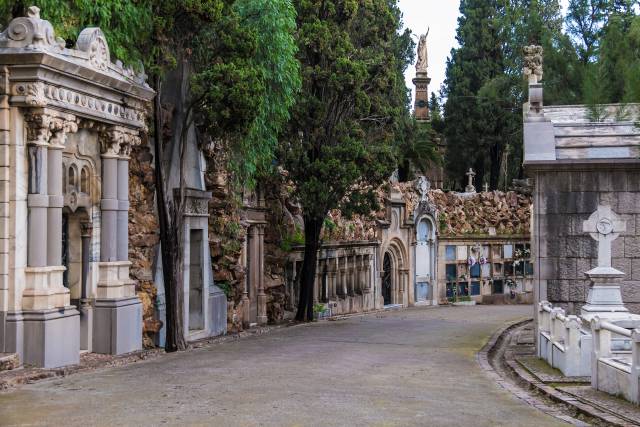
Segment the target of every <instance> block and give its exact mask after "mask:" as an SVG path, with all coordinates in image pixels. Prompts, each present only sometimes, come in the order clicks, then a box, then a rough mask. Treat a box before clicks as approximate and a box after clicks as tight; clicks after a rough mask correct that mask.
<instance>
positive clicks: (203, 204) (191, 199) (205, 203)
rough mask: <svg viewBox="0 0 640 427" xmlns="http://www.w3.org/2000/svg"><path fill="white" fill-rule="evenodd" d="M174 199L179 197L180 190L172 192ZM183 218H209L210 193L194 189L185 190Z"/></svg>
mask: <svg viewBox="0 0 640 427" xmlns="http://www.w3.org/2000/svg"><path fill="white" fill-rule="evenodd" d="M173 197H174V198H176V199H177V198H179V197H180V190H179V189H178V188H176V189H175V190H174V195H173ZM184 197H185V206H184V215H185V216H209V200H211V193H210V192H208V191H202V190H196V189H194V188H187V189H185V194H184Z"/></svg>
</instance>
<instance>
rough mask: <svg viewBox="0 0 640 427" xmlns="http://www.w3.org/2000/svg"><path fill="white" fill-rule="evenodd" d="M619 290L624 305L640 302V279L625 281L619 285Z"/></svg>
mask: <svg viewBox="0 0 640 427" xmlns="http://www.w3.org/2000/svg"><path fill="white" fill-rule="evenodd" d="M620 290H621V292H622V300H623V301H624V303H625V305H627V303H640V281H631V280H630V281H625V282H623V283H622V285H620ZM627 308H628V307H627Z"/></svg>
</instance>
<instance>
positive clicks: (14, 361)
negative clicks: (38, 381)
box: [0, 353, 20, 372]
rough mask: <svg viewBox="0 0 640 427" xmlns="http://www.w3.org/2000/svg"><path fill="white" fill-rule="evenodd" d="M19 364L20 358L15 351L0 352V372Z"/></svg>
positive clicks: (16, 366)
mask: <svg viewBox="0 0 640 427" xmlns="http://www.w3.org/2000/svg"><path fill="white" fill-rule="evenodd" d="M19 366H20V358H19V357H18V355H17V354H16V353H0V372H2V371H10V370H12V369H16V368H18V367H19Z"/></svg>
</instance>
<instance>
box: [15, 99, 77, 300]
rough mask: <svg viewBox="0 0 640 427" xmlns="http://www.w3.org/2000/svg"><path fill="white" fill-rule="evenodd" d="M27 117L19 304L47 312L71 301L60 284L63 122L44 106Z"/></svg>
mask: <svg viewBox="0 0 640 427" xmlns="http://www.w3.org/2000/svg"><path fill="white" fill-rule="evenodd" d="M69 117H72V116H69ZM25 121H26V125H27V149H28V156H29V188H28V196H27V207H28V209H29V217H28V220H27V223H28V226H27V232H28V241H27V265H28V267H27V268H26V270H25V276H26V277H25V279H26V286H25V290H24V292H23V293H22V297H23V308H24V309H26V310H46V309H52V308H61V307H66V306H69V305H70V293H69V290H68V289H66V288H65V287H64V285H63V274H64V271H65V268H64V267H63V266H61V265H60V264H62V204H63V203H62V151H61V150H62V147H61V145H62V144H63V143H64V140H65V130H66V129H65V126H64V123H65V121H64V119H62V118H54V117H53V116H52V115H51V114H48V113H46V112H45V111H44V110H37V111H32V112H30V113H28V114H27V115H26V116H25ZM52 130H54V131H55V133H53V132H52ZM52 135H53V136H54V138H52ZM49 156H51V158H49ZM50 180H51V181H50Z"/></svg>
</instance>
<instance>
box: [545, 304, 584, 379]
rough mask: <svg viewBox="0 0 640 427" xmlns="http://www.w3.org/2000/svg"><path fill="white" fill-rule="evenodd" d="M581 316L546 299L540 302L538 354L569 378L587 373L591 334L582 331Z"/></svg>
mask: <svg viewBox="0 0 640 427" xmlns="http://www.w3.org/2000/svg"><path fill="white" fill-rule="evenodd" d="M581 326H582V321H581V320H580V318H579V317H578V316H567V315H566V313H565V311H564V310H563V309H561V308H553V306H552V305H551V304H550V303H549V302H547V301H543V302H541V303H539V304H538V357H539V358H541V359H543V360H545V361H546V362H547V363H548V364H549V365H551V366H553V367H554V368H557V369H559V370H560V371H561V372H562V373H563V374H564V375H565V376H567V377H577V376H588V375H589V374H590V372H591V367H590V354H589V353H590V349H591V339H590V336H588V335H587V334H585V333H584V332H583V331H582V330H581Z"/></svg>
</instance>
